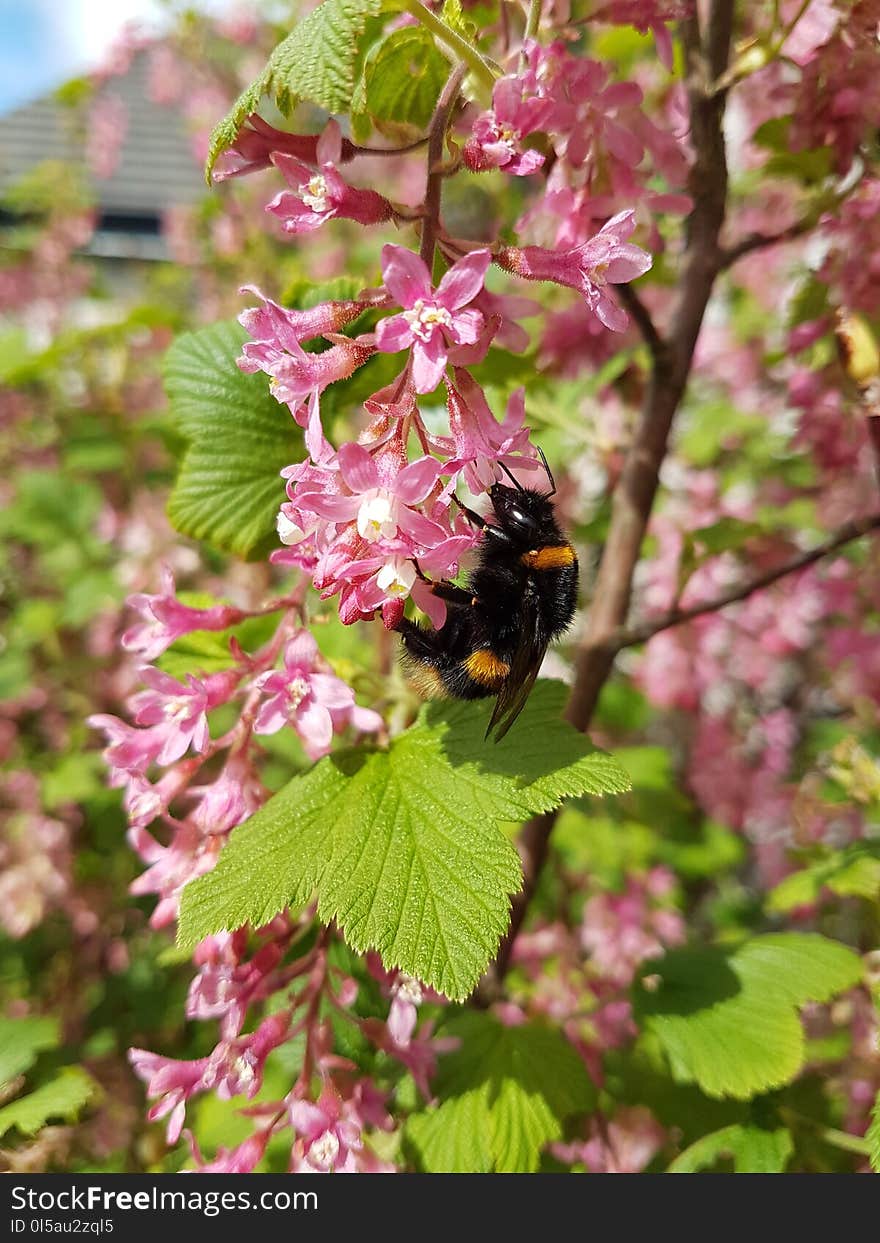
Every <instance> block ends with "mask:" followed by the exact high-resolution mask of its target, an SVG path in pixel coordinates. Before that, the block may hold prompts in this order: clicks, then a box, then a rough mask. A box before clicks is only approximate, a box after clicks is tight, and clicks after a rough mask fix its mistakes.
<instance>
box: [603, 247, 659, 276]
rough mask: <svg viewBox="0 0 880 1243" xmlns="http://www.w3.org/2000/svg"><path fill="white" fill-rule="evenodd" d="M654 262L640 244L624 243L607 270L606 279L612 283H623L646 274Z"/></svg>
mask: <svg viewBox="0 0 880 1243" xmlns="http://www.w3.org/2000/svg"><path fill="white" fill-rule="evenodd" d="M651 263H652V259H651V256H650V255H649V254H648V252H647V251H645V250H642V248H641V247H640V246H630V245H623V246H621V247H620V250H619V251H618V252H617V254H615V255H614V256H613V257H612V258H611V260H610V262H609V264H608V267H607V268H606V270H605V279H606V280H608V281H610V282H611V284H612V285H622V284H623V283H624V282H626V281H634V280H635V279H636V277H637V276H642V275H644V273H645V272H647V271H648V269H649V268H650V266H651Z"/></svg>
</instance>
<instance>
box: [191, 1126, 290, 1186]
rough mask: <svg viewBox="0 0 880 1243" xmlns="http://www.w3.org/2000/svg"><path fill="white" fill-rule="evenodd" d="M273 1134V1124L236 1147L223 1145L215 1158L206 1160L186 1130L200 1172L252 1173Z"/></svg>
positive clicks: (192, 1136)
mask: <svg viewBox="0 0 880 1243" xmlns="http://www.w3.org/2000/svg"><path fill="white" fill-rule="evenodd" d="M271 1134H272V1128H271V1126H268V1127H264V1128H263V1130H262V1131H256V1132H255V1133H254V1134H253V1135H249V1136H248V1138H247V1139H246V1140H245V1141H244V1142H243V1143H241V1144H239V1145H238V1146H237V1147H235V1148H224V1147H223V1146H222V1145H221V1146H220V1147H219V1148H218V1149H217V1155H216V1156H215V1157H214V1159H213V1160H212V1161H206V1160H205V1158H204V1157H203V1156H202V1153H201V1149H200V1148H199V1145H198V1143H197V1141H196V1139H195V1136H194V1135H193V1134H192V1132H191V1131H185V1132H184V1136H185V1138H186V1140H187V1142H188V1144H189V1150H190V1152H191V1153H192V1158H193V1161H194V1162H195V1165H196V1169H197V1170H198V1172H199V1173H200V1174H252V1173H253V1171H254V1169H255V1168H256V1166H257V1165H258V1164H259V1163H260V1161H262V1159H263V1156H264V1154H265V1152H266V1145H267V1144H268V1142H269V1137H270V1136H271Z"/></svg>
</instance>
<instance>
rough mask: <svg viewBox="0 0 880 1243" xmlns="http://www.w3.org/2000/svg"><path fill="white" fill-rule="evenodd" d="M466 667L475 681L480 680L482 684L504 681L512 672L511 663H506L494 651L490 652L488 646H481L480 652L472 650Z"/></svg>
mask: <svg viewBox="0 0 880 1243" xmlns="http://www.w3.org/2000/svg"><path fill="white" fill-rule="evenodd" d="M464 667H465V669H466V670H467V671H468V674H469V676H470V677H471V678H473V680H474V681H475V682H479V684H480V686H496V685H497V684H498V683H499V682H503V681H504V679H505V678H506V677H507V675H508V673H510V665H508V664H505V662H504V661H503V660H499V659H498V657H497V656H496V655H495V653H494V652H490V651H489V650H488V648H481V649H480V651H478V652H471V654H470V656H468V658H467V660H466V661H465V662H464Z"/></svg>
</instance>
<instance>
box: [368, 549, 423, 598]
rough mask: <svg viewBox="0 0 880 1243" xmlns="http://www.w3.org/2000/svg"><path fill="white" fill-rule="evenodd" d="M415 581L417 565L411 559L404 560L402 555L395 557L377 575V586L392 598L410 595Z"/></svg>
mask: <svg viewBox="0 0 880 1243" xmlns="http://www.w3.org/2000/svg"><path fill="white" fill-rule="evenodd" d="M415 581H416V568H415V566H414V565H413V564H412V562H411V561H404V560H403V558H402V557H394V559H393V560H391V561H389V562H387V563H386V564H385V565H383V566H382V569H381V570H380V571H379V573H378V574H377V575H376V586H377V587H378V588H379V589H380V591H384V592H385V594H386V596H389V597H390V598H391V599H392V600H400V599H401V598H402V597H405V596H408V595H409V593H410V591H411V590H412V585H413V583H414V582H415Z"/></svg>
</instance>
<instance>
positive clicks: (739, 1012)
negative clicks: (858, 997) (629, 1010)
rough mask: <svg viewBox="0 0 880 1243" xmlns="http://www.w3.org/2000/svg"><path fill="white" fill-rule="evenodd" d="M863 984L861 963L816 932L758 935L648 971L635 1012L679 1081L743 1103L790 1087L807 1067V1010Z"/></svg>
mask: <svg viewBox="0 0 880 1243" xmlns="http://www.w3.org/2000/svg"><path fill="white" fill-rule="evenodd" d="M861 977H862V963H861V960H860V959H859V957H858V955H857V954H855V953H853V951H852V950H851V949H849V948H847V946H845V945H841V944H839V943H838V942H836V941H829V940H827V939H826V938H825V937H821V936H818V935H815V934H811V933H794V932H789V933H778V934H773V935H770V936H759V937H754V938H752V939H751V940H749V941H746V942H745V943H744V944H743V945H741V946H739V947H738V948H737V949H735V950H733V951H731V952H727V953H726V952H724V951H723V950H721V949H717V948H713V947H706V948H698V947H694V948H689V949H682V950H673V951H672V952H671V953H669V954H667V955H666V956H665V957H664V958H661V959H659V960H657V961H655V962H650V963H648V964H646V967H645V969H644V972H643V976H642V980H641V986H638V985H637V986H636V989H635V996H634V1002H635V1012H636V1016H637V1019H638V1021H639V1022H640V1024H641V1025H642V1026H643V1027H644V1029H645V1030H647V1031H649V1032H653V1033H654V1034H655V1035H656V1036H657V1038H658V1039H659V1040H660V1043H661V1044H662V1045H663V1048H664V1050H665V1052H666V1055H667V1057H668V1058H669V1061H670V1064H671V1068H672V1073H673V1076H674V1077H675V1079H676V1080H677V1081H678V1082H680V1083H697V1084H699V1086H700V1087H701V1088H702V1090H703V1091H704V1092H705V1093H706V1094H707V1095H708V1096H714V1097H722V1096H732V1097H735V1098H737V1099H738V1100H744V1099H746V1098H748V1097H751V1096H754V1095H756V1094H757V1093H759V1092H765V1091H767V1090H769V1089H771V1088H777V1087H780V1086H782V1085H783V1084H785V1083H788V1082H790V1081H791V1080H792V1079H793V1078H794V1077H795V1076H796V1075H797V1074H798V1072H799V1071H800V1070H801V1068H802V1066H803V1064H804V1056H805V1054H804V1033H803V1028H802V1026H801V1021H800V1017H799V1015H798V1008H799V1007H800V1006H802V1005H804V1004H805V1003H806V1002H808V1001H827V1000H828V999H829V998H831V997H833V996H834V995H835V994H836V993H840V992H843V991H844V990H845V989H847V988H852V987H853V986H854V985H855V984H857V983H858V982H859V980H860V979H861Z"/></svg>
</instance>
